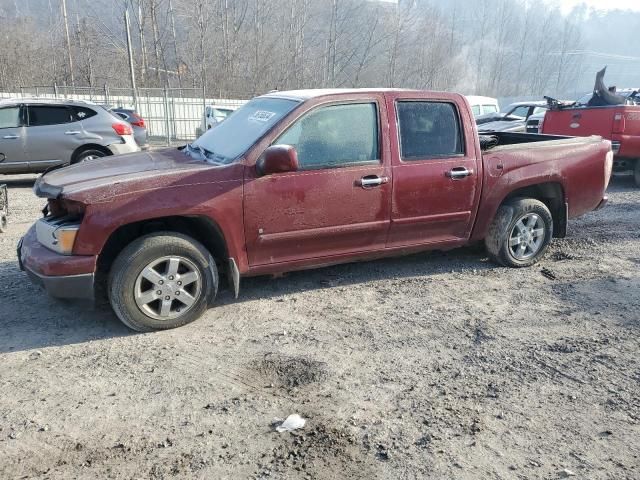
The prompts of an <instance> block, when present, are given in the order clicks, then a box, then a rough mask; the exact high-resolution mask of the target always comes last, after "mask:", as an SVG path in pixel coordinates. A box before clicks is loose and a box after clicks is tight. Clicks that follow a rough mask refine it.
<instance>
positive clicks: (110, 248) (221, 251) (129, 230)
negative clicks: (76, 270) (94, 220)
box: [97, 216, 229, 283]
mask: <svg viewBox="0 0 640 480" xmlns="http://www.w3.org/2000/svg"><path fill="white" fill-rule="evenodd" d="M161 231H169V232H176V233H182V234H184V235H187V236H189V237H191V238H193V239H194V240H196V241H198V242H200V243H201V244H202V245H203V246H204V247H205V248H206V249H207V250H208V251H209V252H210V253H211V256H212V257H213V258H214V260H215V261H216V263H217V264H218V267H219V269H220V270H221V271H227V267H228V265H227V260H228V258H229V253H228V248H227V242H226V239H225V236H224V234H223V232H222V230H221V229H220V227H219V226H218V225H217V224H216V223H215V222H214V221H213V220H212V219H211V218H209V217H205V216H168V217H158V218H151V219H147V220H141V221H138V222H133V223H128V224H125V225H121V226H119V227H118V228H117V229H116V230H114V231H113V232H112V233H111V235H109V238H108V239H107V241H106V242H105V244H104V246H103V247H102V250H101V252H100V254H99V255H98V262H97V271H98V275H99V279H100V281H101V283H102V282H103V281H106V277H107V276H108V274H109V271H110V269H111V266H112V265H113V262H114V261H115V259H116V257H117V256H118V255H119V254H120V252H122V250H123V249H124V248H125V247H126V246H127V245H129V244H130V243H131V242H133V241H134V240H136V239H137V238H140V237H142V236H144V235H148V234H150V233H154V232H161Z"/></svg>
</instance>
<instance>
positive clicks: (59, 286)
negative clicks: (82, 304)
mask: <svg viewBox="0 0 640 480" xmlns="http://www.w3.org/2000/svg"><path fill="white" fill-rule="evenodd" d="M17 253H18V264H19V266H20V270H23V271H25V272H26V273H27V275H28V276H29V279H30V280H31V281H32V282H33V283H34V284H36V285H39V286H41V287H43V288H44V289H45V290H46V292H47V293H48V294H49V295H51V296H52V297H56V298H78V299H87V300H93V299H94V298H95V293H94V292H95V288H94V284H95V273H94V272H95V266H96V260H97V258H96V257H95V256H91V255H60V254H58V253H55V252H52V251H51V250H49V249H47V248H45V247H44V246H42V245H41V244H40V243H39V242H38V240H37V238H36V232H35V228H34V227H31V228H30V229H29V231H28V232H27V233H26V234H25V236H24V237H22V238H21V239H20V242H19V243H18V252H17Z"/></svg>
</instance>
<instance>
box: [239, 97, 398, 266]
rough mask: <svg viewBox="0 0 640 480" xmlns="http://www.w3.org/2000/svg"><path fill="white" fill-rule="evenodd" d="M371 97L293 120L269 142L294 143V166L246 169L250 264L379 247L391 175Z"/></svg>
mask: <svg viewBox="0 0 640 480" xmlns="http://www.w3.org/2000/svg"><path fill="white" fill-rule="evenodd" d="M378 100H379V101H376V100H374V99H369V100H363V101H358V102H351V103H333V104H330V105H321V106H317V107H315V108H313V109H311V110H310V111H308V112H306V113H305V114H304V115H303V116H302V117H300V118H298V119H297V120H295V121H294V122H293V123H292V124H291V125H290V126H289V127H288V128H287V129H286V130H285V131H284V132H283V133H282V134H281V135H280V136H279V138H278V139H276V140H275V142H272V144H279V145H291V146H293V147H295V149H296V152H297V155H298V162H299V170H298V171H295V172H287V173H279V174H273V175H267V176H263V177H258V176H257V175H256V173H255V169H254V168H252V167H249V168H248V169H247V175H246V178H245V187H244V199H245V200H244V201H245V203H244V211H245V218H244V221H245V235H246V241H247V252H248V258H249V265H250V266H251V267H256V266H261V265H269V264H278V263H287V262H296V261H301V262H303V263H304V262H309V261H310V260H311V259H328V258H335V257H338V258H339V257H340V256H341V255H345V254H352V253H354V252H367V251H371V250H382V249H384V246H385V241H386V235H387V232H388V228H389V215H390V204H391V202H390V200H391V197H390V196H391V181H390V168H389V158H388V154H385V153H383V152H385V148H384V145H385V142H383V141H382V135H381V133H380V132H381V125H383V123H382V122H381V109H382V108H384V104H383V102H382V97H381V96H380V98H379V99H378ZM311 263H314V262H313V261H311ZM316 263H322V261H319V262H318V261H316Z"/></svg>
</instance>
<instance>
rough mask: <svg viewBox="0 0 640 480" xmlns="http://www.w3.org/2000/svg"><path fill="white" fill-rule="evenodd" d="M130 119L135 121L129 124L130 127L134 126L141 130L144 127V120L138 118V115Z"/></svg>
mask: <svg viewBox="0 0 640 480" xmlns="http://www.w3.org/2000/svg"><path fill="white" fill-rule="evenodd" d="M132 118H134V119H135V122H130V123H131V125H135V126H136V127H142V128H144V125H145V124H144V118H142V117H140V116H138V115H136V116H134V117H132Z"/></svg>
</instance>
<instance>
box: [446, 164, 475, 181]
mask: <svg viewBox="0 0 640 480" xmlns="http://www.w3.org/2000/svg"><path fill="white" fill-rule="evenodd" d="M445 175H446V176H447V177H449V178H450V179H451V180H458V179H461V178H465V177H468V176H469V175H473V170H467V169H466V168H465V167H455V168H452V169H451V170H449V171H448V172H446V173H445Z"/></svg>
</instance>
